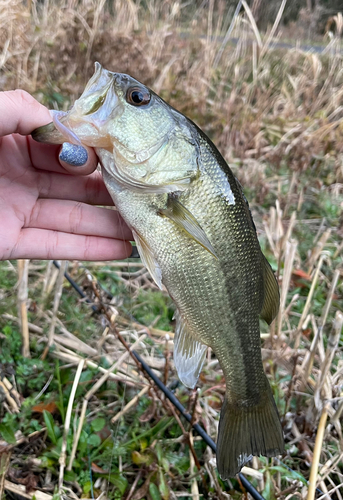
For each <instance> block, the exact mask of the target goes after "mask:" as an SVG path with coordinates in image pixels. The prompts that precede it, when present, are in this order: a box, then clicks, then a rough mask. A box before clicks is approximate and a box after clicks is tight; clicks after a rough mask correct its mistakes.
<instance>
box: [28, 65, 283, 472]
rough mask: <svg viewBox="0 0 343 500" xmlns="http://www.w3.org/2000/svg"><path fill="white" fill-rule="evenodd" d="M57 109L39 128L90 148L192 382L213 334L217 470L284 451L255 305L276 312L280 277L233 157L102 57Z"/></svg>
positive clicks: (270, 314)
mask: <svg viewBox="0 0 343 500" xmlns="http://www.w3.org/2000/svg"><path fill="white" fill-rule="evenodd" d="M61 116H62V117H61V118H59V117H60V114H59V115H58V116H55V119H54V125H52V124H49V125H48V126H45V127H41V128H40V129H37V130H36V131H35V132H34V133H33V137H34V138H35V139H36V140H40V141H42V142H52V143H55V144H59V143H62V142H64V141H66V140H70V138H73V137H75V140H76V141H81V142H82V143H83V144H85V145H87V146H90V147H94V148H95V151H96V153H97V155H98V157H99V159H100V162H101V165H102V174H103V178H104V182H105V184H106V186H107V188H108V191H109V193H110V194H111V196H112V198H113V201H114V203H115V205H116V207H117V209H118V210H119V212H120V214H121V215H122V217H123V218H124V219H125V221H126V222H127V224H128V225H129V226H130V227H131V228H132V231H133V235H134V238H135V241H136V244H137V247H138V250H139V253H140V255H141V258H142V261H143V263H144V264H145V265H146V266H147V268H148V270H149V272H150V274H151V276H152V277H153V279H154V280H155V282H156V283H157V285H158V286H159V287H161V288H162V286H163V285H164V286H165V287H166V289H167V290H168V292H169V294H170V296H171V298H172V299H173V301H174V303H175V306H176V329H175V339H174V361H175V366H176V369H177V372H178V375H179V378H180V380H181V381H182V382H184V383H185V384H186V385H187V386H188V387H194V386H195V384H196V382H197V379H198V376H199V373H200V371H201V368H202V366H203V363H204V360H205V354H206V346H210V347H211V348H212V350H213V352H214V353H215V355H216V356H217V358H218V360H219V363H220V366H221V368H222V370H223V373H224V377H225V382H226V394H225V398H224V402H223V406H222V410H221V415H220V421H219V429H218V440H217V465H218V470H219V473H220V475H221V477H222V478H224V479H226V478H229V477H232V476H234V475H235V474H236V473H237V472H239V470H240V469H241V467H242V466H243V465H244V464H245V463H246V462H247V460H249V458H250V457H251V456H252V455H259V454H263V455H267V456H275V455H276V454H279V453H282V452H283V449H284V442H283V435H282V428H281V425H280V420H279V417H278V413H277V409H276V406H275V402H274V399H273V396H272V391H271V388H270V385H269V382H268V380H267V378H266V376H265V373H264V371H263V364H262V358H261V348H260V327H259V317H262V318H263V319H265V320H266V321H267V323H269V324H270V323H271V321H272V320H273V319H274V318H275V316H276V314H277V311H278V304H279V292H278V286H277V283H276V280H275V277H274V275H273V272H272V270H271V267H270V266H269V264H268V262H267V260H266V259H265V257H264V255H263V254H262V252H261V249H260V246H259V243H258V239H257V235H256V229H255V226H254V223H253V220H252V217H251V213H250V210H249V205H248V203H247V201H246V198H245V196H244V194H243V191H242V188H241V186H240V184H239V183H238V181H237V180H236V179H235V177H234V175H233V173H232V172H231V170H230V168H229V167H228V165H227V164H226V162H225V161H224V159H223V158H222V156H221V155H220V153H219V152H218V150H217V149H216V147H215V146H214V145H213V143H212V142H211V141H210V139H208V137H206V135H205V134H204V133H203V132H202V131H201V130H200V129H199V128H198V127H197V126H196V125H195V124H194V123H193V122H191V121H190V120H188V119H187V118H186V117H185V116H183V115H182V114H181V113H179V112H178V111H176V110H175V109H174V108H172V107H171V106H169V105H168V104H167V103H166V102H164V101H163V100H162V99H161V98H160V97H158V96H157V95H156V94H154V92H152V91H151V90H150V89H148V88H147V87H145V86H144V85H142V84H141V83H140V82H138V81H137V80H134V79H133V78H132V77H130V76H128V75H121V74H120V73H112V72H110V71H107V70H105V69H103V68H102V67H101V66H100V65H99V64H98V63H97V64H96V72H95V74H94V75H93V77H92V78H91V80H90V81H89V82H88V84H87V86H86V88H85V91H84V92H83V94H82V96H81V97H80V98H79V99H78V100H77V101H76V102H75V104H74V106H73V107H72V109H71V110H70V111H69V112H68V113H65V114H63V113H62V115H61ZM59 119H60V121H59ZM56 127H57V128H56Z"/></svg>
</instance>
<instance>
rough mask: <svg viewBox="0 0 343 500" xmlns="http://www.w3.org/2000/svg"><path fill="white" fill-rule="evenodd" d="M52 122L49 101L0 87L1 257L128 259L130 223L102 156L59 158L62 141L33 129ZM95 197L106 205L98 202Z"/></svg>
mask: <svg viewBox="0 0 343 500" xmlns="http://www.w3.org/2000/svg"><path fill="white" fill-rule="evenodd" d="M50 122H51V116H50V113H49V111H48V109H47V108H45V107H44V106H43V105H41V104H40V103H38V102H37V101H36V100H35V99H34V98H33V97H32V96H30V95H29V94H28V93H26V92H24V91H22V90H15V91H8V92H0V260H4V259H68V260H72V259H77V260H111V259H123V258H126V257H129V256H130V254H131V250H132V247H131V244H130V243H129V240H132V235H131V231H130V230H129V228H128V227H127V226H126V224H125V223H124V221H123V220H122V218H121V217H120V215H119V214H118V212H116V211H114V210H111V209H109V208H103V207H106V206H111V205H113V202H112V200H111V198H110V195H109V194H108V192H107V190H106V188H105V185H104V183H103V181H102V178H101V175H100V174H99V172H97V171H95V169H96V166H97V162H98V160H97V157H96V155H95V153H94V150H93V149H92V148H86V149H87V152H88V160H87V162H86V163H85V164H84V165H82V166H81V167H72V166H71V165H69V164H67V163H64V162H61V161H59V158H58V155H59V152H60V149H61V146H52V145H47V144H39V143H37V142H35V141H34V140H33V139H32V138H31V137H30V134H31V132H32V131H33V130H34V129H35V128H37V127H40V126H41V125H45V124H47V123H50ZM95 205H102V206H103V207H97V206H95Z"/></svg>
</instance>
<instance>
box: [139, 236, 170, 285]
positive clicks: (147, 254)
mask: <svg viewBox="0 0 343 500" xmlns="http://www.w3.org/2000/svg"><path fill="white" fill-rule="evenodd" d="M132 234H133V237H134V239H135V242H136V245H137V248H138V252H139V255H140V258H141V260H142V262H143V264H144V265H145V267H146V268H147V270H148V271H149V273H150V274H151V277H152V279H153V280H154V281H155V283H156V285H157V286H158V287H159V288H160V289H161V290H163V287H162V271H161V268H160V266H159V264H158V262H157V261H156V259H155V256H154V254H153V253H152V250H151V248H150V247H149V245H148V244H147V242H146V241H145V240H144V238H142V236H140V235H139V234H138V233H136V231H135V230H132Z"/></svg>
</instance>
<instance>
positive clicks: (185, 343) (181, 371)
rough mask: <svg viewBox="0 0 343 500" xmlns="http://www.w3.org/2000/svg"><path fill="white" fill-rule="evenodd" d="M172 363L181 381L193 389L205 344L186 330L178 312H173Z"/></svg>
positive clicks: (199, 370)
mask: <svg viewBox="0 0 343 500" xmlns="http://www.w3.org/2000/svg"><path fill="white" fill-rule="evenodd" d="M175 317H176V329H175V338H174V363H175V367H176V370H177V374H178V376H179V379H180V380H181V382H182V383H183V384H184V385H185V386H187V387H189V388H191V389H193V387H195V384H196V383H197V380H198V378H199V375H200V372H201V369H202V367H203V364H204V361H205V355H206V351H207V346H206V345H204V344H203V343H202V342H199V341H198V340H196V339H194V337H192V335H190V334H189V332H187V327H186V325H185V323H184V322H183V320H182V318H181V316H180V314H179V312H176V313H175Z"/></svg>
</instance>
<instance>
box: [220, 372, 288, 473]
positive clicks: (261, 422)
mask: <svg viewBox="0 0 343 500" xmlns="http://www.w3.org/2000/svg"><path fill="white" fill-rule="evenodd" d="M266 382H267V384H268V387H266V391H265V397H263V398H262V401H261V402H260V403H259V404H258V405H256V406H251V407H243V406H239V405H237V404H236V405H235V404H229V402H228V401H227V399H226V397H225V399H224V404H223V407H222V410H221V414H220V421H219V429H218V440H217V467H218V471H219V474H220V477H221V478H222V479H229V478H230V477H234V476H235V475H236V474H237V473H238V472H239V471H240V470H241V468H242V467H243V465H244V464H245V463H246V462H248V460H250V458H251V457H252V456H253V455H264V456H267V457H273V456H275V455H279V454H281V453H283V450H284V439H283V433H282V428H281V424H280V419H279V415H278V412H277V409H276V405H275V401H274V398H273V395H272V391H271V388H270V386H269V383H268V381H267V380H266Z"/></svg>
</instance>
